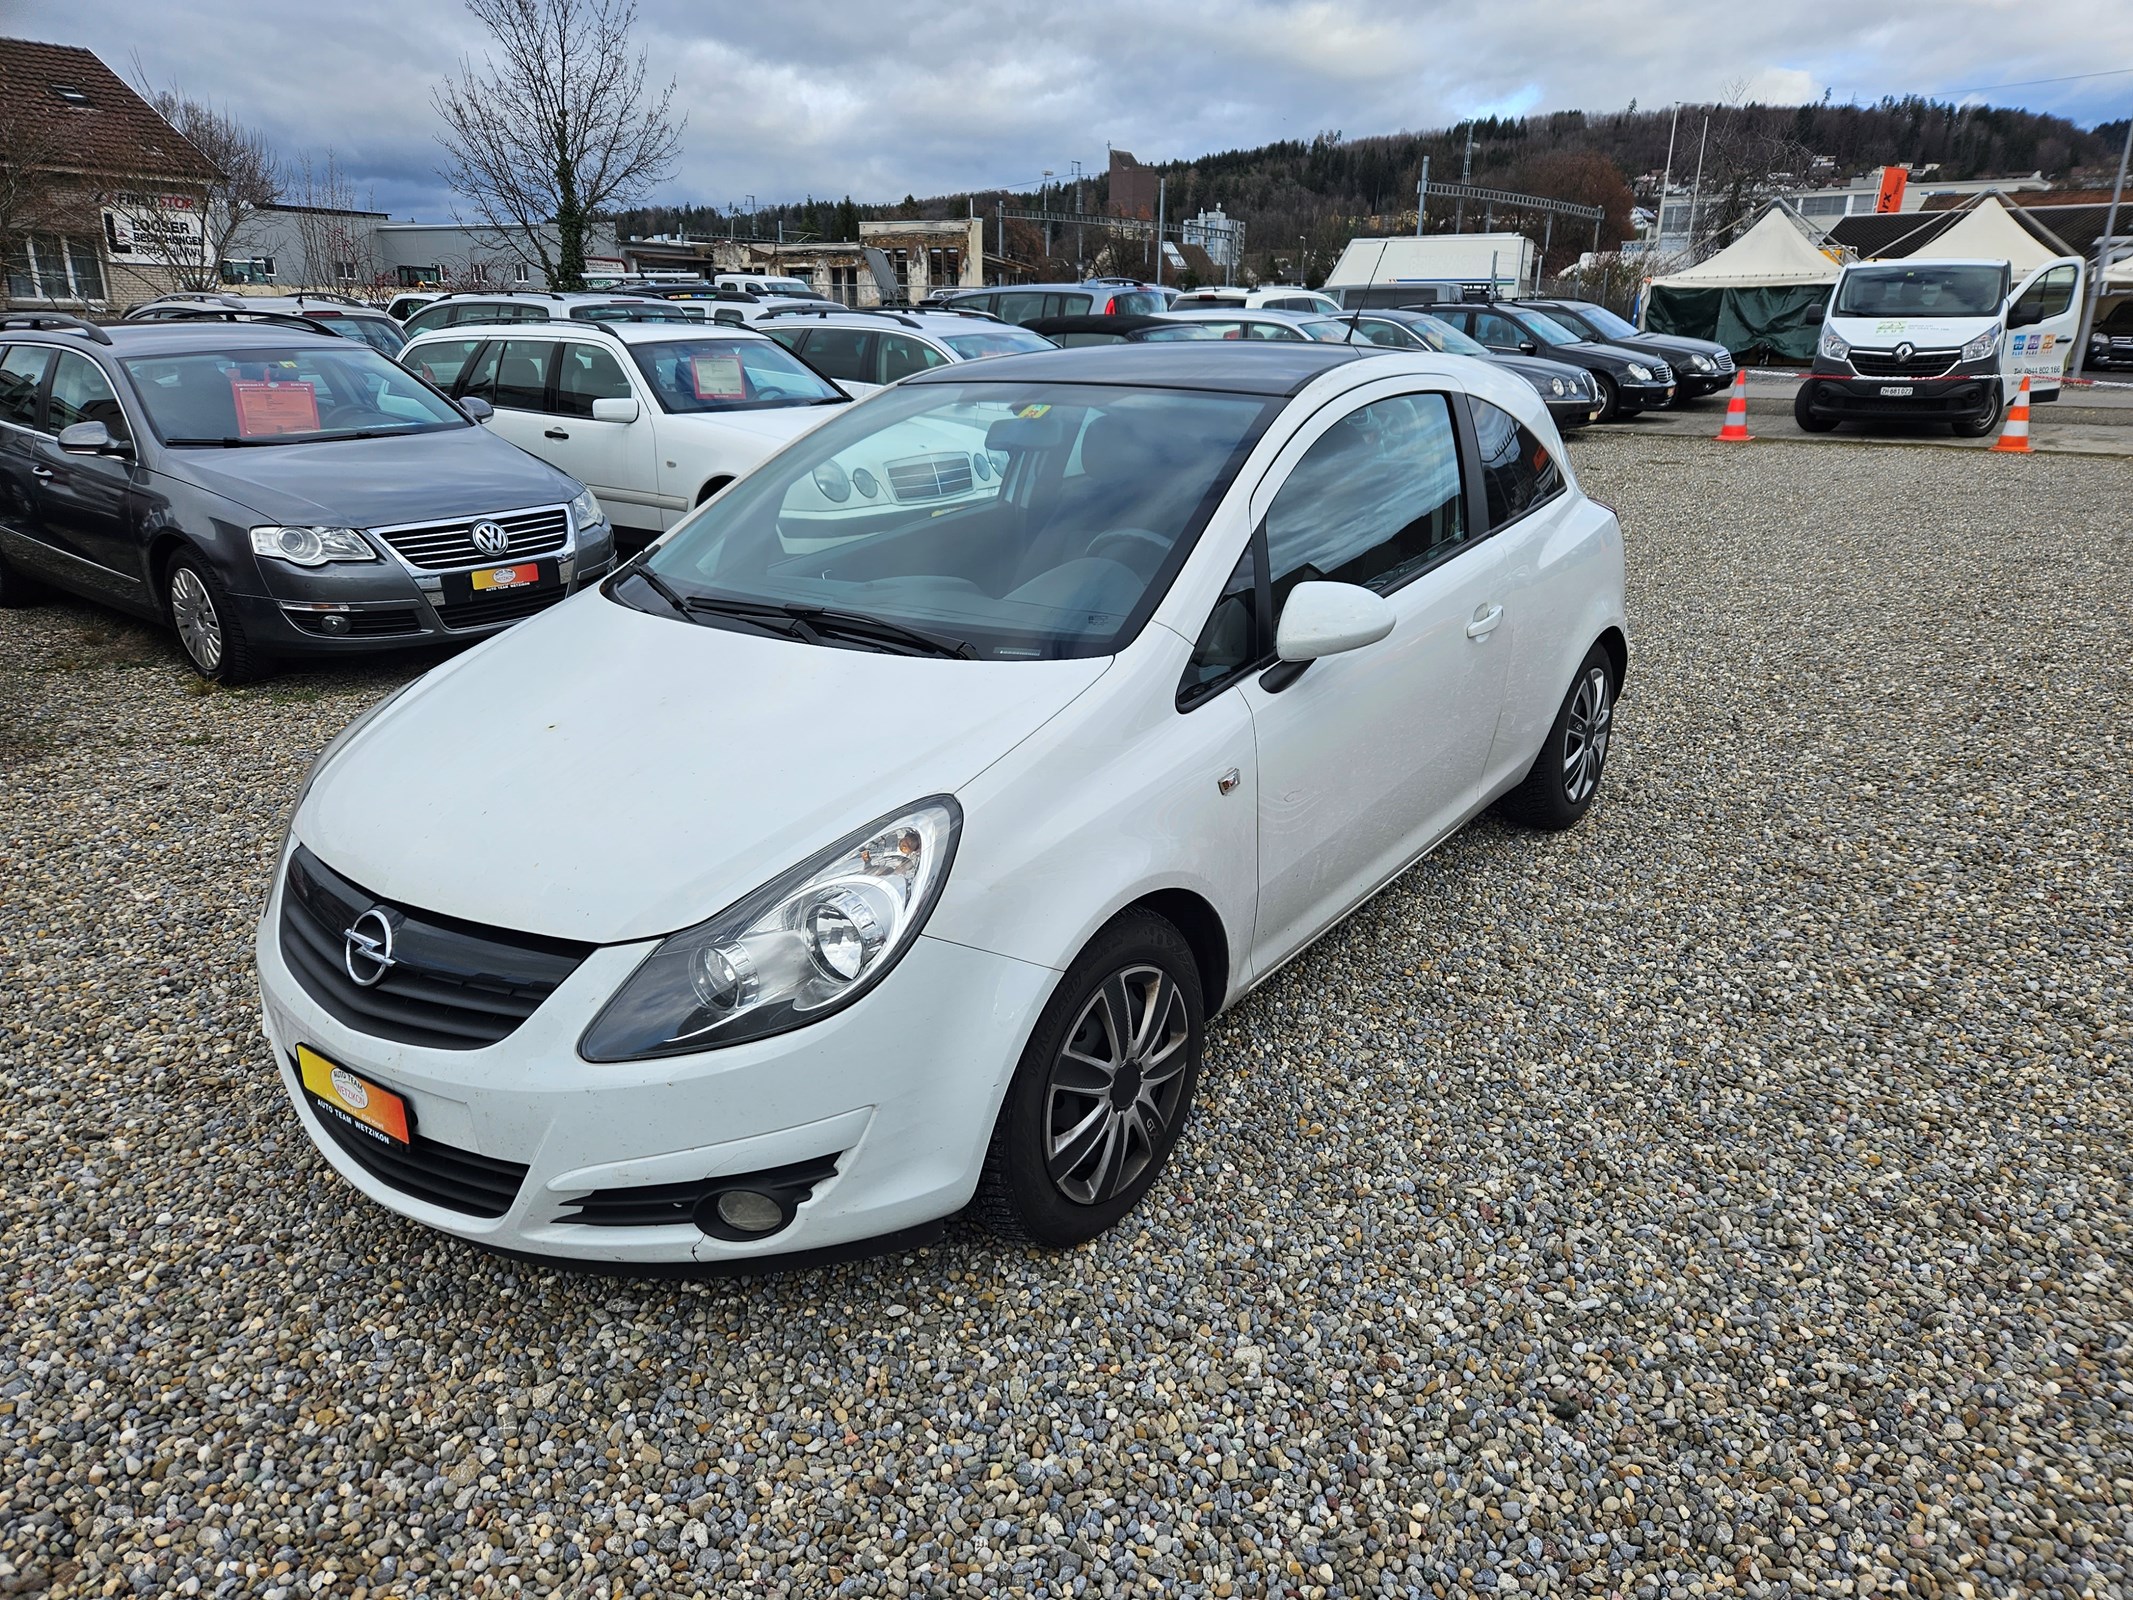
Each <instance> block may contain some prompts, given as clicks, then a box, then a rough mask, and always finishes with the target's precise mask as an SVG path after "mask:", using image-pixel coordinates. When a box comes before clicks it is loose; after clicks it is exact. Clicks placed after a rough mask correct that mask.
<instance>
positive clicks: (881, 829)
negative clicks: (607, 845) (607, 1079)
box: [578, 795, 963, 1061]
mask: <svg viewBox="0 0 2133 1600" xmlns="http://www.w3.org/2000/svg"><path fill="white" fill-rule="evenodd" d="M962 826H963V812H962V808H961V807H960V806H958V805H957V804H956V803H955V801H954V800H953V799H951V798H950V797H949V796H947V795H935V796H934V797H933V798H931V799H930V800H921V801H919V802H918V804H916V805H914V806H910V807H908V808H906V809H905V810H903V811H899V812H896V813H894V814H893V815H890V816H886V817H883V818H882V819H881V820H880V821H879V822H876V823H872V824H870V825H869V826H867V827H864V828H861V829H860V830H859V831H858V832H857V833H854V834H851V835H850V836H848V837H847V838H844V839H841V840H839V841H838V842H837V843H836V844H833V845H831V846H830V847H829V848H828V849H827V850H825V851H823V852H822V853H821V854H820V855H818V856H816V857H814V858H813V859H812V860H809V861H804V862H802V863H801V864H800V865H799V866H797V867H795V868H793V870H792V871H790V872H788V873H786V874H785V875H784V876H783V877H781V878H776V879H773V880H772V881H771V882H769V883H767V884H765V885H764V886H763V887H762V888H760V889H758V890H756V891H755V893H753V894H751V895H749V896H748V897H747V898H746V899H744V900H741V901H739V902H737V903H736V904H734V905H731V906H728V907H727V908H726V909H725V910H724V911H721V912H720V913H719V914H718V915H717V916H715V917H713V918H712V919H711V920H710V921H709V922H701V923H698V924H697V925H696V926H695V927H693V928H686V929H684V930H682V931H681V932H680V933H677V934H674V935H672V936H671V937H669V938H668V939H666V940H665V941H664V942H663V943H661V944H660V946H659V948H658V949H656V950H654V951H653V952H652V953H651V954H650V955H648V956H646V957H645V958H644V964H643V965H642V966H640V967H638V969H637V970H636V971H635V972H633V973H632V974H630V977H629V979H628V981H626V982H625V983H624V984H623V985H622V987H621V988H620V989H619V990H617V991H616V994H615V997H614V999H612V1000H610V1001H608V1003H607V1005H606V1006H605V1007H604V1008H603V1009H602V1010H601V1012H600V1014H599V1016H597V1017H595V1018H594V1019H593V1024H592V1026H591V1027H590V1028H588V1029H586V1030H585V1037H584V1039H583V1040H582V1041H581V1042H580V1043H579V1046H578V1053H579V1054H580V1055H582V1056H584V1057H585V1059H586V1060H588V1061H641V1060H644V1059H645V1058H647V1057H651V1056H668V1055H680V1054H683V1053H685V1052H689V1051H696V1050H711V1049H716V1048H717V1047H719V1046H720V1045H728V1044H737V1043H739V1042H740V1041H742V1040H744V1039H761V1038H764V1037H767V1036H768V1035H770V1034H774V1033H784V1032H787V1031H788V1030H790V1029H793V1028H799V1027H804V1026H806V1025H807V1024H808V1023H810V1022H815V1021H818V1020H820V1019H821V1018H823V1017H826V1016H828V1015H829V1014H830V1013H831V1012H833V1011H835V1010H837V1009H838V1008H839V1007H841V1006H847V1005H850V1004H851V1003H852V1002H853V1001H854V1000H856V999H858V998H859V997H860V996H861V995H863V994H865V993H866V992H867V991H868V990H869V989H871V988H873V987H874V985H875V984H877V983H879V982H880V981H881V980H882V978H883V977H885V976H886V975H887V973H888V971H889V969H890V968H891V967H893V966H895V965H896V963H897V961H898V960H900V959H901V958H902V956H903V953H904V952H905V951H906V950H908V949H909V948H910V947H911V943H912V941H913V940H915V939H916V938H917V937H918V931H919V929H920V928H922V927H923V926H924V925H925V921H926V917H927V915H928V914H929V913H930V912H931V911H932V910H933V903H934V902H935V901H936V900H938V899H939V898H940V893H941V885H942V884H944V883H945V882H947V879H948V865H949V863H950V862H951V861H953V860H954V859H955V843H956V836H957V834H958V833H959V832H960V831H961V829H962Z"/></svg>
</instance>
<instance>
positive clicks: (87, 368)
mask: <svg viewBox="0 0 2133 1600" xmlns="http://www.w3.org/2000/svg"><path fill="white" fill-rule="evenodd" d="M77 422H101V423H102V424H103V425H104V426H105V427H107V428H109V429H110V430H111V437H112V438H114V439H123V438H125V437H127V434H126V412H125V410H124V408H123V407H121V406H120V405H119V401H118V394H117V392H116V391H115V390H113V389H112V387H111V380H110V379H109V378H107V377H105V376H104V369H103V368H102V367H100V366H98V365H97V364H96V363H95V362H93V361H91V360H90V359H89V358H88V357H87V356H84V355H77V354H76V353H75V352H74V351H72V350H62V351H60V352H59V367H58V370H57V371H55V372H54V373H53V374H52V395H51V399H50V401H49V402H48V403H47V405H46V408H45V426H46V427H48V428H50V429H51V430H52V431H53V432H54V433H57V432H58V431H59V430H60V429H61V428H71V427H72V426H73V425H74V424H75V423H77Z"/></svg>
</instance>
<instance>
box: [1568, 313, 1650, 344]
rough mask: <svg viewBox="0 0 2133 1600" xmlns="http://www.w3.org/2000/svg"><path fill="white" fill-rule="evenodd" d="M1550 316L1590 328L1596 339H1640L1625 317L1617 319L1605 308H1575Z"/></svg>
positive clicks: (1636, 330)
mask: <svg viewBox="0 0 2133 1600" xmlns="http://www.w3.org/2000/svg"><path fill="white" fill-rule="evenodd" d="M1552 315H1554V316H1557V317H1560V318H1562V319H1563V320H1564V321H1566V322H1576V323H1578V324H1580V325H1581V326H1583V327H1587V328H1590V329H1591V330H1592V332H1593V337H1594V338H1597V339H1635V338H1639V337H1641V334H1640V331H1639V329H1638V327H1637V325H1636V324H1635V323H1634V322H1632V321H1630V320H1629V318H1627V317H1618V316H1616V315H1615V314H1614V313H1613V312H1612V311H1610V310H1608V309H1607V307H1605V306H1577V307H1575V308H1573V309H1571V310H1568V311H1557V312H1554V313H1552Z"/></svg>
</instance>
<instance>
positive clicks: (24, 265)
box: [7, 233, 104, 300]
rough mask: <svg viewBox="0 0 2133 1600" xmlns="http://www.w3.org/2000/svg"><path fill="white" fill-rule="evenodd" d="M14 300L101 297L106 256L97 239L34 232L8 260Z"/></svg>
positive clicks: (88, 298) (9, 288)
mask: <svg viewBox="0 0 2133 1600" xmlns="http://www.w3.org/2000/svg"><path fill="white" fill-rule="evenodd" d="M7 292H8V297H9V298H10V299H13V300H101V299H103V298H104V258H103V256H102V254H101V253H100V252H99V251H98V249H97V246H96V241H95V240H93V239H81V238H73V237H62V236H61V235H59V234H56V233H33V234H31V235H30V236H29V237H28V238H27V239H25V240H23V242H22V248H21V249H20V250H18V251H17V252H16V254H15V255H14V256H13V257H12V258H11V259H10V260H9V261H8V263H7Z"/></svg>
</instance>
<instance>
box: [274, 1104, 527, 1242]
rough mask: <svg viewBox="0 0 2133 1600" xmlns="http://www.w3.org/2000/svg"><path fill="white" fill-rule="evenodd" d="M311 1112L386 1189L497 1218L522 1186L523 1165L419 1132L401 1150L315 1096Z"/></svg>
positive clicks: (354, 1159)
mask: <svg viewBox="0 0 2133 1600" xmlns="http://www.w3.org/2000/svg"><path fill="white" fill-rule="evenodd" d="M311 1110H312V1114H313V1115H314V1116H315V1117H316V1118H317V1119H318V1122H319V1125H320V1126H321V1127H322V1128H324V1129H325V1130H326V1136H327V1137H328V1138H330V1139H331V1140H332V1141H333V1142H334V1145H335V1147H336V1148H337V1149H339V1150H341V1151H342V1152H344V1153H345V1154H346V1155H347V1156H348V1158H349V1159H350V1160H352V1161H353V1162H355V1164H356V1165H357V1166H359V1167H361V1168H362V1169H363V1170H364V1171H365V1172H367V1173H369V1174H370V1175H371V1176H372V1177H373V1178H376V1179H377V1180H378V1181H379V1182H380V1183H382V1184H384V1185H386V1186H387V1187H388V1188H392V1189H397V1190H399V1191H400V1192H401V1193H402V1194H404V1195H409V1196H411V1197H413V1198H414V1199H417V1200H426V1201H428V1202H429V1203H430V1204H431V1205H433V1206H442V1207H444V1208H445V1209H446V1210H448V1211H460V1212H464V1213H465V1214H466V1215H468V1216H470V1217H500V1216H502V1215H503V1214H504V1213H505V1212H506V1211H509V1210H510V1209H511V1202H512V1201H513V1200H515V1199H517V1198H518V1192H519V1190H520V1189H521V1188H522V1187H523V1186H524V1185H525V1182H526V1171H527V1168H526V1165H525V1163H523V1162H519V1161H499V1160H498V1159H496V1157H494V1156H484V1155H477V1154H476V1153H475V1152H474V1151H472V1150H462V1149H460V1148H459V1147H458V1146H457V1145H449V1144H440V1143H439V1142H438V1141H437V1140H435V1139H427V1138H424V1137H423V1135H422V1131H421V1129H420V1128H416V1129H413V1130H411V1131H412V1132H413V1133H414V1138H413V1139H412V1140H411V1141H409V1144H408V1147H407V1148H406V1149H405V1150H402V1149H399V1148H398V1147H397V1146H393V1145H388V1144H386V1143H384V1142H383V1141H382V1140H379V1139H374V1138H372V1137H371V1136H370V1135H369V1134H367V1133H362V1132H359V1131H358V1130H356V1129H354V1128H351V1127H349V1126H348V1125H347V1124H346V1123H344V1122H343V1121H342V1120H341V1119H340V1118H339V1117H337V1116H335V1115H334V1114H333V1113H332V1112H331V1111H330V1110H326V1109H324V1108H322V1107H321V1106H320V1105H319V1104H318V1102H317V1100H316V1099H315V1098H314V1099H313V1101H312V1106H311Z"/></svg>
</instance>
